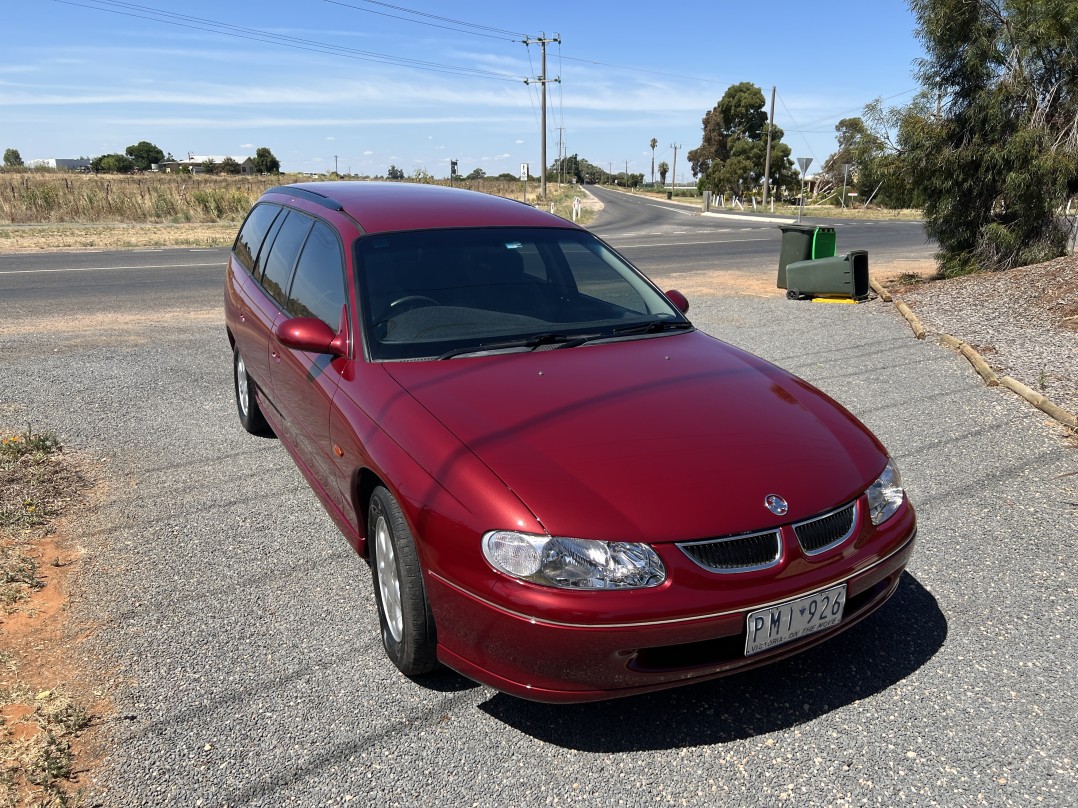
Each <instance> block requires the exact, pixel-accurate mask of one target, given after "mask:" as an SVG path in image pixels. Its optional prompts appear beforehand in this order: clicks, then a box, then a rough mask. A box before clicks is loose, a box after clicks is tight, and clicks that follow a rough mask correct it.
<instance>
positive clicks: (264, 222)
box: [232, 204, 281, 272]
mask: <svg viewBox="0 0 1078 808" xmlns="http://www.w3.org/2000/svg"><path fill="white" fill-rule="evenodd" d="M280 212H281V209H280V208H279V207H277V206H276V205H266V204H262V205H257V206H256V207H255V209H254V210H252V211H251V213H250V214H249V215H248V216H247V221H245V222H244V223H243V227H241V228H240V232H239V235H237V236H236V243H235V244H233V245H232V252H233V253H235V255H236V258H237V260H239V262H240V263H241V264H243V266H244V267H246V269H247V271H248V272H254V269H255V262H256V261H257V260H258V251H259V250H260V249H262V242H263V241H265V239H266V233H268V232H269V229H270V226H271V225H272V224H273V220H274V219H275V218H276V217H277V214H278V213H280Z"/></svg>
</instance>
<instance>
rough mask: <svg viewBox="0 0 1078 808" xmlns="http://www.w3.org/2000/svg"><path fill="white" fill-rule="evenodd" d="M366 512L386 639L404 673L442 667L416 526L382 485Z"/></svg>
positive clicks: (385, 644) (372, 571) (380, 613)
mask: <svg viewBox="0 0 1078 808" xmlns="http://www.w3.org/2000/svg"><path fill="white" fill-rule="evenodd" d="M368 512H369V516H368V519H367V542H368V546H369V547H370V561H371V576H372V578H373V580H374V598H375V602H376V603H377V604H378V622H379V625H380V626H381V631H382V644H383V645H384V646H385V649H386V654H387V655H388V656H389V658H390V659H391V660H392V661H393V664H394V665H396V666H397V668H398V669H400V672H401V673H403V674H404V675H405V676H420V675H422V674H424V673H430V672H431V671H433V670H435V669H436V668H437V667H438V656H437V651H436V648H437V644H438V641H437V635H436V633H435V629H434V614H433V613H432V612H431V609H430V602H429V601H428V600H427V590H426V587H424V585H423V570H422V569H421V568H420V564H419V554H418V552H417V551H416V546H415V539H414V538H413V537H412V531H411V530H409V528H408V523H407V522H405V520H404V514H403V513H402V512H401V509H400V506H399V505H398V504H397V501H396V500H395V499H394V498H393V495H392V494H390V493H389V491H388V490H386V489H385V488H383V487H382V486H379V487H378V488H376V489H375V490H374V493H373V494H371V500H370V508H369V509H368Z"/></svg>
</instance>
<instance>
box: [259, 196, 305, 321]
mask: <svg viewBox="0 0 1078 808" xmlns="http://www.w3.org/2000/svg"><path fill="white" fill-rule="evenodd" d="M286 215H287V217H288V218H287V219H285V220H284V223H283V224H282V225H281V228H280V230H278V231H277V238H275V239H274V240H273V246H272V247H270V251H269V257H268V258H266V259H265V260H264V261H263V262H262V263H264V264H265V265H266V272H265V274H264V275H263V276H262V287H263V288H264V289H265V290H266V291H267V292H268V293H269V295H270V297H272V298H273V299H274V300H276V301H277V302H278V303H280V304H281V306H282V307H284V306H285V305H286V304H287V303H288V281H289V279H290V278H291V276H292V267H294V266H295V265H296V258H297V257H298V256H299V251H300V248H301V247H303V242H304V241H305V240H306V239H307V233H308V232H309V231H310V229H311V225H312V224H313V223H314V219H312V218H310V217H309V216H304V215H303V214H302V213H296V211H294V210H290V211H288V213H287V214H286Z"/></svg>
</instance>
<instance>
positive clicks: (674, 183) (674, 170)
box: [670, 143, 681, 196]
mask: <svg viewBox="0 0 1078 808" xmlns="http://www.w3.org/2000/svg"><path fill="white" fill-rule="evenodd" d="M670 146H671V147H672V148H673V150H674V166H673V168H672V169H671V175H670V195H671V196H673V195H674V191H675V190H677V150H678V149H680V148H681V144H680V143H671V144H670Z"/></svg>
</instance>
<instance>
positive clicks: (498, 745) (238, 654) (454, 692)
mask: <svg viewBox="0 0 1078 808" xmlns="http://www.w3.org/2000/svg"><path fill="white" fill-rule="evenodd" d="M676 215H677V214H670V216H676ZM607 226H608V225H607V223H604V221H602V220H601V221H600V222H597V224H596V228H597V229H599V228H601V227H607ZM693 226H696V223H695V222H694V223H693ZM708 226H710V225H708ZM739 226H740V225H739ZM609 227H610V228H611V230H612V231H618V230H619V229H620V228H619V226H618V225H617V223H616V222H611V223H609ZM768 227H773V225H768ZM623 232H628V231H623ZM689 235H690V234H673V233H667V234H666V235H665V236H663V237H670V236H674V237H675V238H677V239H684V240H686V241H688V240H689V238H688V236H689ZM719 238H720V239H722V238H725V236H722V235H721V234H720V235H719ZM612 241H613V242H614V243H615V244H617V243H618V241H619V240H618V239H612ZM623 243H628V242H627V241H625V242H623ZM840 244H841V241H840ZM720 246H721V245H720ZM772 246H773V248H774V249H776V250H777V246H776V245H772ZM669 249H671V250H677V249H680V247H677V246H671V247H669ZM716 249H718V248H716ZM722 249H726V247H722ZM730 249H733V248H732V247H731V248H730ZM627 251H628V249H627ZM720 253H721V250H720ZM630 254H632V253H631V252H630ZM219 257H220V254H219V253H217V254H215V253H208V254H196V253H191V252H190V251H169V252H168V253H161V254H158V253H149V254H134V253H119V254H117V253H113V254H98V255H96V256H85V257H80V256H74V255H70V254H66V255H54V256H35V257H33V262H34V263H33V266H30V265H29V264H26V263H25V262H26V261H27V259H25V258H21V257H20V258H15V257H12V256H0V301H3V304H4V312H5V318H4V324H3V326H2V327H0V420H2V421H4V422H6V423H7V424H8V425H10V426H13V427H18V426H20V425H21V424H24V423H25V422H26V421H27V420H30V421H32V422H33V425H34V428H35V429H40V430H45V429H54V430H56V431H58V432H59V433H60V434H61V435H62V437H63V439H64V440H65V443H66V444H67V445H69V446H71V447H75V448H78V449H81V450H83V451H85V452H87V453H89V454H90V455H91V456H93V457H94V458H97V459H99V460H100V461H102V462H103V465H102V468H103V472H102V473H103V475H104V478H105V481H106V483H107V486H106V490H105V491H104V496H103V497H102V501H101V503H100V505H99V506H98V507H97V511H96V514H95V515H94V517H93V518H92V519H90V520H89V521H88V522H87V524H86V525H85V528H84V532H83V535H82V537H81V541H82V543H83V545H84V546H85V548H86V556H85V557H84V559H83V561H82V562H81V566H82V576H81V581H82V584H83V589H82V591H81V592H80V593H79V594H78V595H77V596H76V597H75V599H74V600H73V602H72V609H73V610H74V614H76V615H78V616H79V618H80V620H83V621H87V623H86V624H87V625H90V626H94V627H96V632H95V633H94V634H93V635H92V636H91V637H90V638H89V639H87V640H85V641H81V642H78V643H75V642H73V645H72V648H73V653H77V654H80V655H81V656H83V657H84V658H85V659H86V660H87V662H89V663H90V664H91V665H92V666H93V667H94V669H96V670H97V671H99V677H100V679H99V680H98V681H97V682H96V683H95V684H96V686H98V687H99V688H101V689H102V690H104V691H105V692H107V694H108V695H109V697H110V699H111V701H112V704H113V705H114V706H115V708H116V710H117V716H116V717H115V719H114V720H113V721H112V722H110V727H111V733H112V738H113V742H114V748H113V752H112V753H111V754H110V755H109V757H108V758H107V760H106V761H105V765H104V767H103V769H102V771H101V773H100V778H99V780H98V781H97V782H96V783H95V784H94V785H93V788H92V791H91V796H90V799H89V803H90V804H92V805H110V806H111V805H116V806H141V805H185V806H186V805H198V804H201V805H230V806H235V805H258V806H277V805H297V806H314V805H338V804H346V803H350V804H359V805H372V806H373V805H377V806H392V805H402V806H415V805H435V806H443V805H476V806H532V805H537V804H541V805H574V806H582V805H587V806H591V805H594V806H612V805H634V806H635V805H641V806H643V805H655V804H678V805H758V804H764V805H777V804H782V803H785V804H792V805H798V806H809V805H868V804H873V805H875V804H879V805H897V804H902V803H905V804H910V805H930V804H938V805H946V806H950V805H979V804H987V805H1025V804H1033V803H1037V804H1044V805H1058V806H1065V805H1073V804H1075V802H1076V801H1078V772H1076V765H1075V760H1076V757H1078V741H1076V738H1078V718H1076V716H1078V698H1076V692H1075V691H1076V687H1078V682H1076V676H1075V660H1078V640H1076V633H1075V632H1074V630H1073V627H1074V625H1075V621H1076V614H1075V603H1076V600H1078V597H1076V596H1078V591H1076V584H1075V581H1076V580H1078V569H1076V561H1075V558H1076V552H1075V551H1076V547H1075V543H1076V536H1075V529H1074V525H1075V523H1076V521H1078V520H1076V517H1078V491H1076V490H1075V482H1076V480H1078V476H1076V475H1075V472H1076V463H1075V459H1074V452H1073V449H1068V448H1067V447H1066V445H1065V444H1064V442H1063V440H1062V438H1061V435H1060V434H1059V433H1058V432H1057V431H1056V430H1055V429H1054V428H1053V427H1052V426H1051V425H1050V424H1049V422H1047V421H1046V419H1045V418H1043V417H1042V416H1041V415H1040V414H1039V413H1037V412H1036V411H1035V410H1032V409H1031V408H1029V407H1028V406H1027V405H1025V404H1024V403H1022V402H1021V401H1020V400H1018V399H1017V398H1016V397H1014V396H1011V395H1009V394H1006V393H1003V392H1000V391H998V390H991V389H988V388H985V387H983V386H982V385H981V383H980V381H979V379H978V377H977V376H976V375H975V374H974V373H973V372H972V370H971V369H970V368H969V366H968V364H967V363H966V362H965V360H964V359H961V358H960V357H956V356H955V355H954V354H953V353H952V352H950V351H948V350H946V349H943V348H941V347H939V346H938V345H935V344H933V343H931V342H918V341H917V340H915V339H913V337H912V335H911V334H910V330H909V328H908V326H907V325H906V324H905V322H904V321H902V320H901V319H900V318H899V317H898V316H897V315H896V314H895V313H894V311H893V310H892V309H891V308H890V307H888V306H885V305H883V304H881V303H875V302H874V303H866V304H862V305H859V306H826V305H812V304H797V303H790V302H787V301H785V300H782V299H778V298H775V299H761V298H750V297H725V298H718V297H710V298H708V297H704V298H694V299H693V308H692V312H691V313H692V316H693V319H694V321H695V322H696V323H697V325H698V326H700V327H701V328H703V329H706V330H707V331H709V332H711V333H714V334H716V335H718V336H720V337H721V338H723V339H727V340H729V341H731V342H734V343H736V344H739V345H742V346H745V347H747V348H749V349H750V350H753V351H756V352H757V353H760V354H762V355H764V356H765V357H767V358H769V359H772V360H773V361H776V362H778V363H779V364H781V365H783V366H784V367H787V368H789V369H791V370H793V371H794V372H796V373H798V374H800V375H802V376H803V377H805V378H806V379H808V380H809V381H811V382H813V383H815V384H816V385H818V386H820V387H821V388H823V389H824V390H825V391H827V392H828V393H830V394H831V395H833V396H834V397H836V398H837V399H838V400H840V401H842V402H843V403H844V404H846V405H847V406H849V407H850V408H851V409H852V410H853V411H854V412H855V413H856V414H857V415H858V416H859V417H861V418H862V419H863V420H864V421H865V422H866V423H867V424H868V425H869V426H870V427H871V428H872V429H873V430H874V431H875V432H876V433H877V434H878V435H879V436H880V438H881V439H882V440H883V441H884V442H885V443H886V444H887V445H888V446H889V447H890V448H891V451H892V453H893V455H894V456H895V458H896V459H897V462H898V464H899V467H900V468H901V469H902V471H903V473H904V475H905V480H906V484H907V487H908V489H909V491H910V494H911V496H912V498H913V500H914V502H915V504H916V505H917V508H918V513H919V516H920V533H919V545H918V548H917V550H916V552H915V555H914V558H913V561H912V563H911V565H910V568H909V572H908V574H907V575H906V576H905V578H904V580H903V583H902V586H901V588H900V590H899V592H898V593H897V595H896V596H895V597H894V598H893V599H892V601H891V602H890V603H889V604H888V605H887V606H885V607H884V608H883V609H882V610H881V611H880V612H878V613H877V614H876V615H874V616H873V617H872V618H870V619H868V620H866V621H864V622H863V623H861V624H859V625H857V626H855V627H854V628H852V629H851V630H850V631H848V632H846V633H845V634H843V635H842V636H840V637H838V638H835V639H834V640H832V641H830V642H828V643H826V644H824V645H823V646H821V647H818V648H816V649H813V650H812V651H810V652H808V653H805V654H803V655H801V656H799V657H797V658H794V659H791V660H787V661H785V662H781V663H778V664H776V665H773V666H771V667H769V668H766V669H763V670H760V671H754V672H752V673H748V674H744V675H739V676H735V677H730V678H727V679H724V680H719V681H716V682H711V683H707V684H703V685H697V686H693V687H688V688H682V689H679V690H673V691H667V692H664V693H659V694H654V695H649V696H644V697H638V698H633V699H626V700H621V701H614V702H607V703H600V704H592V705H584V706H576V707H549V706H542V705H535V704H530V703H526V702H521V701H518V700H515V699H513V698H510V697H508V696H504V695H501V694H498V693H496V692H494V691H491V690H489V689H486V688H483V687H479V686H477V685H474V684H473V683H470V682H468V681H467V680H465V679H463V678H461V677H459V676H456V675H454V674H451V673H445V674H443V675H441V676H440V677H438V678H436V679H434V680H433V681H432V682H428V683H425V684H423V685H421V684H418V683H415V682H412V681H410V680H408V679H406V678H404V677H402V676H400V675H399V674H398V673H397V672H396V670H395V669H394V668H393V667H392V665H391V664H390V663H389V662H388V661H387V660H386V659H385V658H384V655H383V652H382V650H381V646H380V642H379V640H378V636H377V630H376V626H377V618H376V615H375V610H374V605H373V596H372V592H371V585H370V578H369V573H368V570H367V568H366V566H365V565H364V563H363V562H362V561H361V560H359V559H358V558H356V557H355V556H354V555H353V554H352V552H351V550H350V548H349V547H348V546H347V544H346V543H345V541H344V540H343V539H342V538H341V536H340V535H339V534H338V533H337V531H336V530H335V528H334V527H333V526H332V524H331V523H330V521H329V519H328V518H327V517H326V516H325V515H324V514H323V512H322V511H321V509H320V506H319V505H318V503H317V501H316V499H315V497H314V495H313V494H312V493H311V491H310V490H309V489H308V487H307V486H306V484H305V483H304V481H303V479H302V478H301V477H300V475H299V473H298V472H297V471H296V469H295V468H294V466H293V464H292V462H291V460H290V459H289V457H288V456H287V454H286V453H285V451H284V450H283V449H282V448H281V447H280V446H279V445H278V444H277V443H276V442H275V441H273V440H264V439H258V438H254V437H251V436H250V435H248V434H246V433H245V432H243V430H242V429H241V428H240V427H239V425H238V423H237V421H236V416H235V408H234V404H233V401H232V392H231V368H230V355H229V351H228V346H227V342H226V340H225V336H224V330H223V323H222V321H221V319H220V317H219V316H217V315H215V314H214V313H213V312H214V310H215V309H216V310H218V311H219V307H220V299H221V288H220V279H221V270H220V265H219V264H218V266H216V267H214V266H212V264H213V263H214V262H215V261H217V260H218V259H219ZM141 261H150V262H153V263H156V264H158V266H156V268H147V269H124V268H120V267H125V266H133V265H136V264H137V263H138V262H141ZM83 262H88V263H90V264H93V263H96V262H100V263H102V264H103V265H104V266H106V267H112V268H111V269H103V270H100V271H99V272H98V271H80V270H79V267H83V268H85V267H86V266H87V264H86V263H83ZM183 264H189V265H188V266H181V265H183ZM200 264H202V266H200ZM206 264H210V265H206ZM24 269H34V270H52V269H66V270H69V271H67V272H64V273H60V272H37V273H36V274H30V273H28V272H23V270H24ZM71 270H74V271H71ZM761 271H763V270H762V269H761ZM206 312H210V314H206Z"/></svg>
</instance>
